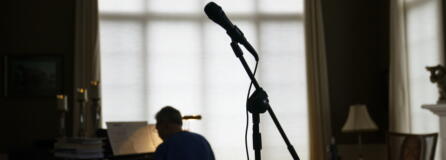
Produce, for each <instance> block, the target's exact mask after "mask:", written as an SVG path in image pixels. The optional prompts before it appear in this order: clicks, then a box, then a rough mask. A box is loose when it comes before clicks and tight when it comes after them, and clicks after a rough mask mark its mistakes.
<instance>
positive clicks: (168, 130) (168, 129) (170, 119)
mask: <svg viewBox="0 0 446 160" xmlns="http://www.w3.org/2000/svg"><path fill="white" fill-rule="evenodd" d="M155 118H156V129H157V130H158V134H159V136H160V137H161V139H163V140H166V138H168V137H170V136H171V135H172V134H174V133H177V132H180V131H181V126H182V125H183V120H182V118H181V113H180V111H178V110H177V109H175V108H173V107H171V106H166V107H164V108H162V109H161V110H160V111H159V112H158V113H156V116H155Z"/></svg>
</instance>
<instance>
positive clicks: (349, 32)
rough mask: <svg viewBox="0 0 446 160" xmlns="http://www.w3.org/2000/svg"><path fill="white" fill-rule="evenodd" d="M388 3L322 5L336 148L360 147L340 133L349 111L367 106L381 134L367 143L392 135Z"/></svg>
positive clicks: (351, 1) (367, 138) (378, 0)
mask: <svg viewBox="0 0 446 160" xmlns="http://www.w3.org/2000/svg"><path fill="white" fill-rule="evenodd" d="M388 10H389V2H388V1H387V0H374V1H357V0H344V1H330V0H325V1H323V12H324V14H323V15H324V20H325V21H324V23H325V24H324V25H325V34H326V47H327V67H328V78H329V86H330V88H329V90H330V91H329V92H330V110H331V114H330V115H331V122H330V123H331V129H332V134H333V136H334V137H335V139H336V140H337V142H338V144H356V143H357V138H356V136H355V134H347V133H342V132H341V128H342V126H343V124H344V123H345V121H346V118H347V115H348V109H349V106H350V105H352V104H358V103H360V104H366V105H367V106H368V110H369V112H370V115H371V117H372V119H373V120H374V121H375V122H376V123H377V125H378V127H379V129H380V130H379V131H378V132H373V133H365V134H364V136H363V137H364V138H363V140H364V143H366V144H371V143H374V144H383V143H385V132H386V131H387V130H388V67H389V46H388V43H389V37H388V34H389V31H388V29H389V22H388V21H389V19H388V17H389V16H388V14H389V11H388Z"/></svg>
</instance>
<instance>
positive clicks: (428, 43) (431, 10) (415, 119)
mask: <svg viewBox="0 0 446 160" xmlns="http://www.w3.org/2000/svg"><path fill="white" fill-rule="evenodd" d="M391 4H392V7H391V13H392V17H391V19H392V23H391V25H392V28H391V30H392V32H391V33H392V35H391V37H392V39H391V43H392V45H391V48H392V50H391V79H390V84H391V85H390V96H391V97H390V120H391V121H390V129H391V130H392V131H399V132H410V133H430V132H438V127H439V126H438V125H439V124H438V117H437V116H436V115H434V114H432V113H431V112H430V111H428V110H425V109H422V108H421V105H422V104H433V103H436V101H437V98H438V93H437V88H436V85H434V84H432V83H431V82H430V81H429V72H428V71H427V70H426V69H425V67H426V66H433V65H437V64H440V63H442V61H441V59H442V56H441V55H442V53H443V51H442V48H441V46H442V45H441V44H442V42H443V37H442V36H441V35H442V32H441V25H440V24H441V10H440V9H441V7H440V6H441V5H440V4H441V3H440V1H439V0H393V1H392V3H391ZM426 122H429V123H426ZM437 151H439V150H438V149H437ZM438 155H439V154H438V152H437V156H436V159H439V156H438Z"/></svg>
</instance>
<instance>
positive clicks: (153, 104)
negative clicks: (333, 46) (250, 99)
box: [99, 0, 309, 160]
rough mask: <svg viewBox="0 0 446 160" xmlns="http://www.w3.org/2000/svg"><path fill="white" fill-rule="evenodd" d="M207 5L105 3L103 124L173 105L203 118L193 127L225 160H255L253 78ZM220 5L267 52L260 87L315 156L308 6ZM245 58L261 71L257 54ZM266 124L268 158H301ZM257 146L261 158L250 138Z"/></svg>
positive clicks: (293, 2) (286, 1)
mask: <svg viewBox="0 0 446 160" xmlns="http://www.w3.org/2000/svg"><path fill="white" fill-rule="evenodd" d="M207 2H208V1H202V0H182V1H174V0H127V1H125V3H124V2H123V1H119V0H100V1H99V8H100V38H101V51H102V55H101V68H102V72H101V76H102V82H103V83H102V97H103V121H104V122H106V121H138V120H147V121H148V122H149V123H155V119H154V114H155V113H156V112H157V111H158V110H159V109H160V108H161V107H163V106H165V105H172V106H174V107H176V108H178V109H179V110H180V111H181V112H182V113H183V115H186V114H201V115H202V116H203V119H202V120H201V121H194V122H186V123H185V127H186V128H188V129H189V130H192V131H194V132H198V133H200V134H203V135H204V136H205V137H206V138H207V139H208V140H209V142H210V143H211V145H212V147H213V149H214V151H215V154H216V157H217V158H218V159H234V160H237V159H246V158H245V157H246V156H245V149H244V128H245V120H246V117H245V100H246V93H247V90H248V85H249V78H248V76H247V75H246V73H245V71H244V70H243V68H242V65H241V64H240V62H239V60H238V59H237V58H236V57H235V55H234V54H233V52H232V50H231V48H230V46H229V44H230V39H229V37H228V36H227V35H226V33H225V31H224V30H223V29H222V28H221V27H219V26H218V25H216V24H214V23H213V22H212V21H210V20H209V19H207V17H206V16H205V15H204V12H203V7H204V5H205V4H206V3H207ZM215 2H216V3H217V4H219V5H221V6H222V8H223V9H224V10H225V12H226V13H227V14H228V16H229V17H230V18H231V20H233V22H234V23H235V24H236V25H237V26H239V28H240V29H241V30H243V31H244V33H245V36H246V37H247V38H248V40H250V42H251V44H253V45H254V47H255V48H257V50H258V52H259V53H260V57H261V61H260V64H259V69H258V73H257V78H258V81H259V83H260V84H261V85H262V86H263V88H264V89H265V90H266V91H267V92H268V94H269V98H270V102H271V105H272V107H273V109H274V111H275V113H276V115H277V116H278V118H279V121H280V122H281V124H282V126H283V127H284V130H285V132H286V133H287V135H288V137H289V139H290V141H291V143H292V144H293V145H294V147H295V148H296V151H297V153H298V154H299V156H300V157H301V159H308V148H309V147H308V120H307V117H308V116H307V114H308V113H307V82H306V63H305V47H304V24H303V20H304V19H303V1H302V0H280V1H278V0H274V1H273V0H244V1H237V0H225V1H223V0H221V1H215ZM245 58H246V59H247V60H248V62H249V64H250V65H251V66H252V67H253V65H254V60H253V58H252V57H251V55H250V54H249V53H248V52H247V51H245ZM250 125H251V123H250ZM260 128H261V133H262V138H263V139H262V140H263V150H262V155H263V158H265V159H292V158H291V156H290V155H289V154H288V150H287V148H286V145H285V143H284V142H283V141H282V138H281V137H280V134H279V132H278V131H277V129H276V128H275V126H274V124H273V122H272V120H271V118H270V117H269V115H268V114H263V115H262V116H261V126H260ZM250 130H251V126H250V128H249V131H250ZM248 144H249V150H250V152H252V145H251V133H250V132H249V133H248ZM251 157H252V158H253V155H252V154H251Z"/></svg>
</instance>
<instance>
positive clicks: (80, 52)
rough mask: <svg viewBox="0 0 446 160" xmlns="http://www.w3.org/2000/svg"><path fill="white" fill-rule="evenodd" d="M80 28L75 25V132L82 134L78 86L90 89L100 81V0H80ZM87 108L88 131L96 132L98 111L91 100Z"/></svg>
mask: <svg viewBox="0 0 446 160" xmlns="http://www.w3.org/2000/svg"><path fill="white" fill-rule="evenodd" d="M75 13H76V28H75V54H74V75H75V76H74V77H75V80H74V88H75V90H74V93H73V95H74V96H73V100H74V102H75V103H74V107H73V109H72V113H73V117H74V118H73V133H72V134H73V135H74V136H76V135H78V134H79V122H80V120H79V117H80V116H79V112H80V110H79V108H80V107H79V103H77V102H76V100H77V99H78V97H76V96H77V94H76V89H77V88H85V89H89V87H90V82H91V81H99V80H100V64H99V62H100V61H99V59H100V54H99V48H100V46H99V31H98V29H99V26H98V24H99V22H98V18H99V17H98V1H97V0H76V11H75ZM87 105H88V106H89V107H86V109H85V110H84V113H85V121H86V134H87V135H88V136H92V135H94V134H95V130H96V126H94V121H95V120H94V111H93V107H90V106H91V103H88V104H87Z"/></svg>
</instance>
